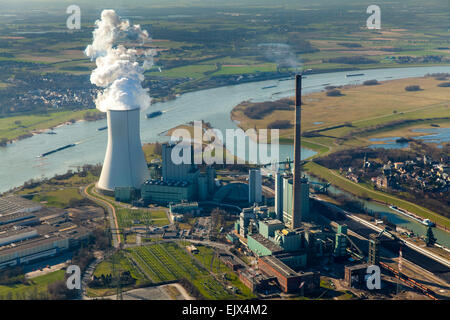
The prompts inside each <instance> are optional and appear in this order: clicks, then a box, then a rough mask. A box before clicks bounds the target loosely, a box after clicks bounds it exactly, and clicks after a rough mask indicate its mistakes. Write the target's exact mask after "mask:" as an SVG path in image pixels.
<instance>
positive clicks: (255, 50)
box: [0, 0, 450, 140]
mask: <svg viewBox="0 0 450 320" xmlns="http://www.w3.org/2000/svg"><path fill="white" fill-rule="evenodd" d="M260 2H261V4H263V5H257V4H256V3H253V2H252V3H246V2H238V1H231V2H224V3H221V4H217V3H214V4H211V3H210V2H209V1H205V0H201V1H196V2H195V3H190V4H189V5H188V4H186V3H185V2H184V1H178V2H176V3H172V4H170V5H168V4H166V3H164V2H158V3H154V2H151V3H145V4H140V5H139V6H138V7H136V6H135V5H133V4H131V3H130V4H128V5H127V9H126V10H123V11H122V12H121V10H119V9H118V8H117V9H118V13H119V14H120V15H122V16H124V18H129V17H132V20H133V21H132V22H133V23H136V24H140V25H141V26H142V27H143V29H146V30H148V31H149V33H150V35H151V37H152V38H153V41H152V42H151V43H146V44H136V45H137V47H138V48H139V49H140V48H153V49H154V50H155V52H156V53H157V55H156V56H155V58H154V64H155V66H154V67H153V68H152V69H150V70H148V71H147V72H146V74H145V81H144V85H145V86H146V87H148V88H149V89H150V92H151V95H152V96H153V97H154V98H155V101H156V100H158V99H168V98H171V97H173V96H174V95H175V94H177V93H183V92H187V91H193V90H198V89H201V88H211V87H215V86H221V85H226V84H227V83H229V82H230V81H231V82H233V81H235V79H236V78H238V77H239V76H241V75H253V76H254V75H257V76H258V79H260V80H262V79H264V78H265V77H266V78H270V77H274V76H277V74H278V72H292V71H295V70H296V68H297V67H298V66H299V65H300V64H302V65H303V68H304V69H313V71H314V72H326V71H331V70H355V69H361V68H385V67H403V66H405V67H406V66H418V65H427V66H429V65H448V64H449V63H450V49H449V47H450V44H449V40H448V35H449V33H448V30H447V28H446V27H445V25H442V23H440V22H441V21H445V19H446V18H448V15H447V11H448V10H446V9H447V7H446V4H445V3H443V2H442V1H438V0H433V1H428V2H427V5H426V6H424V5H423V3H422V1H419V0H408V1H406V2H405V3H402V4H400V3H398V2H391V1H387V0H381V1H379V2H378V5H379V6H380V7H381V8H382V10H383V15H382V16H383V24H382V29H381V30H368V29H367V28H365V27H364V23H365V21H366V19H367V13H366V12H365V9H366V8H365V6H364V5H362V4H361V3H359V2H357V1H350V0H346V1H339V3H330V2H329V1H324V0H319V1H315V2H314V3H305V2H297V1H293V0H292V1H287V3H286V4H285V5H280V4H279V3H278V2H275V1H267V0H261V1H260ZM444 2H445V1H444ZM79 5H80V6H81V7H82V8H83V19H82V25H81V29H80V30H76V31H73V30H67V28H66V19H67V16H66V14H65V9H66V7H65V4H64V3H58V4H56V5H53V6H49V4H48V3H47V2H45V1H44V2H42V1H34V2H33V3H32V4H30V5H29V7H27V9H26V10H24V9H23V8H19V7H17V6H15V5H11V6H8V8H5V10H4V11H5V12H4V14H5V16H4V17H3V19H2V21H1V22H0V70H1V71H2V72H1V73H0V106H2V107H1V108H0V118H1V117H13V118H15V119H14V120H13V121H12V122H13V125H11V124H10V123H2V119H0V139H1V138H2V137H4V138H6V139H8V140H11V139H15V138H17V137H18V136H20V135H23V134H27V133H29V132H32V131H33V130H39V129H43V128H48V127H52V126H54V125H57V124H60V123H63V122H64V121H67V120H69V119H70V118H74V119H78V118H77V116H76V115H71V116H70V118H69V119H68V118H67V115H66V114H64V112H65V111H67V110H73V109H85V108H88V107H89V108H92V107H93V99H92V98H93V96H95V88H94V87H93V86H92V85H91V84H90V81H89V74H90V72H91V71H92V70H93V68H94V67H95V64H94V62H93V61H90V59H88V58H87V57H86V56H85V55H84V52H83V50H84V49H85V48H86V46H87V45H88V44H89V43H90V42H91V41H92V30H93V27H94V21H95V20H96V19H97V18H98V12H99V10H100V9H101V8H103V5H102V4H100V3H97V2H96V3H95V4H94V3H92V2H88V1H85V0H81V1H80V2H79ZM405 6H407V8H408V10H405ZM42 8H45V9H42ZM34 9H39V10H34ZM299 21H301V24H300V23H299ZM11 26H14V28H12V27H11ZM29 30H33V32H29ZM411 39H414V41H412V40H411ZM281 70H283V71H281ZM218 79H219V80H218ZM49 83H50V84H51V86H49ZM5 88H8V90H5ZM47 89H49V92H48V94H49V97H53V96H54V93H56V94H57V96H58V95H66V94H68V96H67V98H68V100H71V103H64V104H62V101H63V99H60V100H56V101H51V102H49V101H47V102H45V100H46V99H43V100H42V99H38V98H39V96H40V95H42V93H38V94H36V92H35V91H36V90H43V91H45V90H47ZM67 89H70V90H72V89H73V92H67ZM52 91H53V92H52ZM80 95H85V96H83V99H82V100H81V101H79V100H76V99H72V97H75V96H80ZM16 97H21V99H20V100H21V101H23V102H20V103H17V101H18V100H17V99H16ZM45 98H47V96H46V97H45ZM64 100H65V99H64ZM72 102H73V103H72ZM55 110H59V111H60V112H61V115H56V114H55V113H54V111H55ZM44 112H45V113H48V114H50V116H49V119H48V120H47V121H43V119H39V118H37V119H33V118H30V119H28V118H24V119H21V118H16V117H17V116H24V115H26V116H25V117H34V115H35V114H42V113H44ZM60 112H58V113H60ZM30 114H31V115H30ZM15 121H22V122H23V126H24V127H23V128H22V127H20V125H16V126H14V122H15ZM33 123H36V125H34V124H33Z"/></svg>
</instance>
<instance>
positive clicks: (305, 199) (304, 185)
mask: <svg viewBox="0 0 450 320" xmlns="http://www.w3.org/2000/svg"><path fill="white" fill-rule="evenodd" d="M282 180H283V192H282V196H283V202H282V203H283V209H282V210H283V222H284V223H285V224H286V225H287V226H291V225H292V210H293V193H294V190H293V179H292V177H289V176H285V177H283V178H282ZM297 192H299V193H300V209H301V212H302V221H310V219H311V217H310V205H309V183H308V180H307V179H302V180H301V182H300V184H299V189H298V190H297ZM276 201H277V200H275V202H276ZM297 227H299V225H297Z"/></svg>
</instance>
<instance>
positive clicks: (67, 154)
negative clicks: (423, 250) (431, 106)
mask: <svg viewBox="0 0 450 320" xmlns="http://www.w3.org/2000/svg"><path fill="white" fill-rule="evenodd" d="M437 72H449V73H450V66H436V67H411V68H390V69H370V70H361V71H358V73H364V76H359V77H350V78H347V77H346V74H347V73H348V72H333V73H323V74H316V75H307V76H306V78H305V79H304V81H303V93H304V94H307V93H311V92H316V91H320V90H323V89H324V87H325V86H327V85H336V86H337V85H346V84H360V83H362V82H363V81H365V80H370V79H377V80H379V81H384V80H393V79H402V78H409V77H420V76H424V75H425V74H428V73H437ZM270 86H276V87H271V88H267V89H262V88H263V87H270ZM293 93H294V81H278V80H267V81H261V82H252V83H245V84H240V85H234V86H226V87H220V88H214V89H208V90H201V91H196V92H191V93H186V94H183V95H181V96H180V97H178V98H177V99H175V100H171V101H167V102H161V103H156V104H154V105H152V106H151V108H150V109H149V110H147V112H151V111H156V110H161V111H163V114H162V115H161V116H159V117H156V118H152V119H146V118H145V112H142V113H141V123H140V125H141V139H142V142H143V143H147V142H163V141H167V140H168V138H169V137H167V136H166V135H164V132H165V131H167V130H169V129H171V128H173V127H175V126H177V125H180V124H184V123H187V122H189V121H192V120H204V121H207V122H210V123H211V125H212V126H213V127H214V128H216V129H219V130H221V131H222V132H225V130H226V129H236V128H237V124H236V123H235V122H234V121H232V120H231V119H230V112H231V110H232V109H233V108H234V107H235V106H236V105H237V104H239V103H240V102H242V101H245V100H251V101H254V102H258V101H267V100H277V99H280V98H282V97H287V96H292V95H293ZM105 125H106V120H105V119H103V120H99V121H93V122H86V121H84V122H77V123H75V124H71V125H63V126H60V127H58V128H56V129H55V130H54V131H55V132H56V133H57V134H53V135H49V134H37V135H34V136H33V137H30V138H27V139H24V140H20V141H17V142H14V143H12V144H10V145H8V146H7V147H4V148H0V161H1V166H0V192H4V191H7V190H9V189H11V188H14V187H17V186H20V185H22V184H23V183H24V182H25V181H27V180H29V179H32V178H33V179H36V178H41V177H52V176H54V175H55V174H62V173H65V172H66V171H67V170H69V169H74V168H76V167H77V166H82V165H84V164H97V163H101V162H102V161H103V157H104V154H105V150H106V143H107V130H103V131H97V129H98V128H99V127H102V126H105ZM70 143H76V144H77V145H76V146H75V147H73V148H68V149H65V150H63V151H60V152H57V153H54V154H51V155H49V156H47V157H44V158H37V156H38V155H40V154H42V153H45V152H47V151H50V150H53V149H55V148H58V147H61V146H64V145H67V144H70ZM250 143H251V142H250ZM279 147H280V152H279V155H274V156H273V157H274V158H275V159H285V158H286V157H287V156H289V157H291V158H292V146H290V145H280V146H279ZM312 155H314V151H312V150H308V149H303V151H302V158H308V157H310V156H312ZM411 229H412V228H411ZM437 231H438V230H436V232H437Z"/></svg>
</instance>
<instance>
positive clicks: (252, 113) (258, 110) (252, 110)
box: [244, 99, 294, 119]
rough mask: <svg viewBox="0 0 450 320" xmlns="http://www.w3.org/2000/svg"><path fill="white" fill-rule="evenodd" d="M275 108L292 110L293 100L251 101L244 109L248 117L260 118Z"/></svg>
mask: <svg viewBox="0 0 450 320" xmlns="http://www.w3.org/2000/svg"><path fill="white" fill-rule="evenodd" d="M275 110H294V102H293V101H292V100H290V99H281V100H278V101H267V102H258V103H252V104H251V105H249V106H247V107H246V108H245V109H244V114H245V115H246V116H247V117H249V118H250V119H262V118H264V117H265V116H267V115H268V114H271V113H272V112H273V111H275Z"/></svg>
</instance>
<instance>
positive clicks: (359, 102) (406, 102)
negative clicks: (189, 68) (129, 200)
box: [231, 77, 450, 139]
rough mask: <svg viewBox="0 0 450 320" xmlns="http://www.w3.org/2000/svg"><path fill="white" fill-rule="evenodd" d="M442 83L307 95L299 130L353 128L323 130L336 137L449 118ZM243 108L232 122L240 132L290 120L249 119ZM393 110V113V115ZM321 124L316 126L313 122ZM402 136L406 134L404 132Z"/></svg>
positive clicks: (397, 83)
mask: <svg viewBox="0 0 450 320" xmlns="http://www.w3.org/2000/svg"><path fill="white" fill-rule="evenodd" d="M441 82H443V81H439V80H435V79H434V78H428V77H427V78H410V79H402V80H393V81H386V82H383V83H382V84H380V85H376V86H347V87H345V88H343V89H340V90H341V92H342V93H343V94H344V95H343V96H341V97H328V96H327V95H326V94H325V92H318V93H312V94H308V95H306V96H305V97H304V99H303V101H304V105H303V107H302V130H303V131H308V130H317V129H324V128H327V127H332V126H336V125H342V124H344V123H346V122H351V123H352V125H353V126H354V128H348V127H344V128H339V129H335V130H330V131H326V135H329V136H333V137H340V136H343V135H344V134H347V133H349V132H350V131H351V130H354V129H355V128H363V127H367V126H372V125H377V124H381V123H387V122H390V121H394V120H399V119H420V118H423V117H427V118H433V117H450V108H449V102H450V99H449V89H448V88H442V87H438V86H437V85H438V84H439V83H441ZM415 84H417V85H420V87H421V88H422V89H423V90H421V91H418V92H407V91H405V87H406V86H408V85H415ZM244 108H245V107H244V106H242V105H239V106H236V107H235V109H234V110H233V111H232V114H231V115H232V119H233V120H237V121H239V126H240V127H242V128H243V129H244V130H247V129H249V128H254V127H256V128H267V126H268V124H269V123H271V122H273V121H275V120H288V121H292V112H291V111H284V110H277V111H275V112H272V113H271V114H269V115H267V116H266V117H264V118H263V119H250V118H248V117H246V116H245V114H244V113H243V110H244ZM394 111H395V113H394ZM317 122H322V124H320V125H316V124H315V123H317ZM403 133H408V130H407V129H406V130H405V131H403ZM280 137H282V138H290V139H292V137H293V129H284V130H280Z"/></svg>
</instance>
